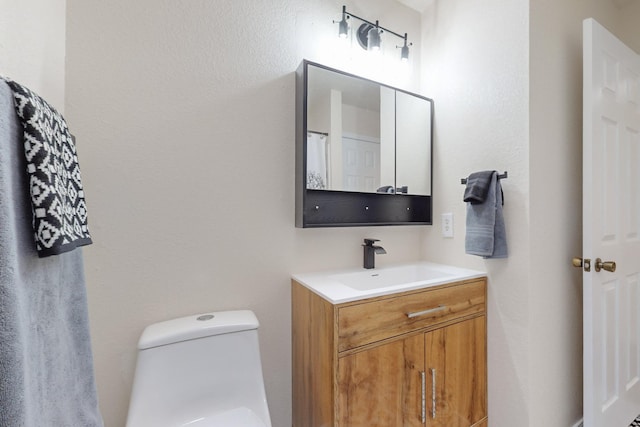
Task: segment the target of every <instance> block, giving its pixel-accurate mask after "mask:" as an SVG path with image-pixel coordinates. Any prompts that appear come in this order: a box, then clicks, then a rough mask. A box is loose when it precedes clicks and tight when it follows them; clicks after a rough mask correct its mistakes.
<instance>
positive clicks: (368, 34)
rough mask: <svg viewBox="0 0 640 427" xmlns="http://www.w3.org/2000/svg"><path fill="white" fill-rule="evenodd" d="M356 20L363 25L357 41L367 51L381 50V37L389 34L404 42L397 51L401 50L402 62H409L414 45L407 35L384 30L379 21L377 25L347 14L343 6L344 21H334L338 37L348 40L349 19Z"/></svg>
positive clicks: (345, 7)
mask: <svg viewBox="0 0 640 427" xmlns="http://www.w3.org/2000/svg"><path fill="white" fill-rule="evenodd" d="M350 18H355V19H357V20H359V21H362V25H360V27H359V28H358V32H357V39H358V42H359V43H360V46H362V48H363V49H367V50H374V51H375V50H379V49H380V38H381V37H380V36H381V35H382V33H384V32H387V33H391V34H393V35H394V36H396V37H398V38H400V39H402V40H403V42H404V44H403V45H402V46H396V48H397V49H401V50H400V59H402V61H408V60H409V46H412V45H413V43H408V42H407V33H404V36H403V35H400V34H398V33H396V32H395V31H391V30H390V29H388V28H384V27H382V26H380V23H379V21H377V20H376V22H375V23H373V22H371V21H368V20H366V19H364V18H361V17H359V16H356V15H354V14H353V13H350V12H347V6H345V5H343V6H342V19H341V20H340V21H333V23H334V24H338V35H339V36H340V38H347V36H348V34H349V23H348V22H347V20H348V19H350Z"/></svg>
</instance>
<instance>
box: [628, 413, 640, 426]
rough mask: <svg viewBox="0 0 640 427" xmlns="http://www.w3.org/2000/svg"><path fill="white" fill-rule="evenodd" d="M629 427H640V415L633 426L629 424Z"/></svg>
mask: <svg viewBox="0 0 640 427" xmlns="http://www.w3.org/2000/svg"><path fill="white" fill-rule="evenodd" d="M629 427H640V415H638V418H636V419H635V420H633V422H632V423H631V424H629Z"/></svg>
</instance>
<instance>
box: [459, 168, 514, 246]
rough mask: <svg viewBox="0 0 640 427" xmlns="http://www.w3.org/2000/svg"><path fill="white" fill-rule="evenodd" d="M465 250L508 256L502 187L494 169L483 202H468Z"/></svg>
mask: <svg viewBox="0 0 640 427" xmlns="http://www.w3.org/2000/svg"><path fill="white" fill-rule="evenodd" d="M466 228H467V233H466V236H465V252H466V253H468V254H470V255H478V256H481V257H483V258H507V255H508V251H507V234H506V228H505V224H504V215H503V212H502V187H501V185H500V180H499V179H498V173H497V172H496V171H493V172H492V174H491V182H490V185H489V191H488V193H487V196H486V198H485V200H484V202H483V203H476V204H473V203H470V202H468V203H467V220H466Z"/></svg>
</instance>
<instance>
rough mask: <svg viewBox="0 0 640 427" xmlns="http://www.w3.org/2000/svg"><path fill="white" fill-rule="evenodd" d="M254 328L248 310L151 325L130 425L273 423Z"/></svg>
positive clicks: (257, 426)
mask: <svg viewBox="0 0 640 427" xmlns="http://www.w3.org/2000/svg"><path fill="white" fill-rule="evenodd" d="M258 326H259V323H258V319H257V318H256V316H255V314H254V313H253V312H252V311H249V310H238V311H221V312H213V313H207V314H200V315H193V316H187V317H183V318H180V319H174V320H168V321H166V322H160V323H155V324H153V325H150V326H148V327H147V328H146V329H145V330H144V332H143V333H142V335H141V337H140V341H139V342H138V362H137V366H136V371H135V377H134V380H133V390H132V393H131V401H130V404H129V414H128V417H127V427H231V426H233V427H271V420H270V416H269V408H268V406H267V398H266V394H265V390H264V382H263V378H262V366H261V362H260V349H259V346H258Z"/></svg>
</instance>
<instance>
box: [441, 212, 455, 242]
mask: <svg viewBox="0 0 640 427" xmlns="http://www.w3.org/2000/svg"><path fill="white" fill-rule="evenodd" d="M442 237H447V238H452V237H453V213H451V212H448V213H443V214H442Z"/></svg>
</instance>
